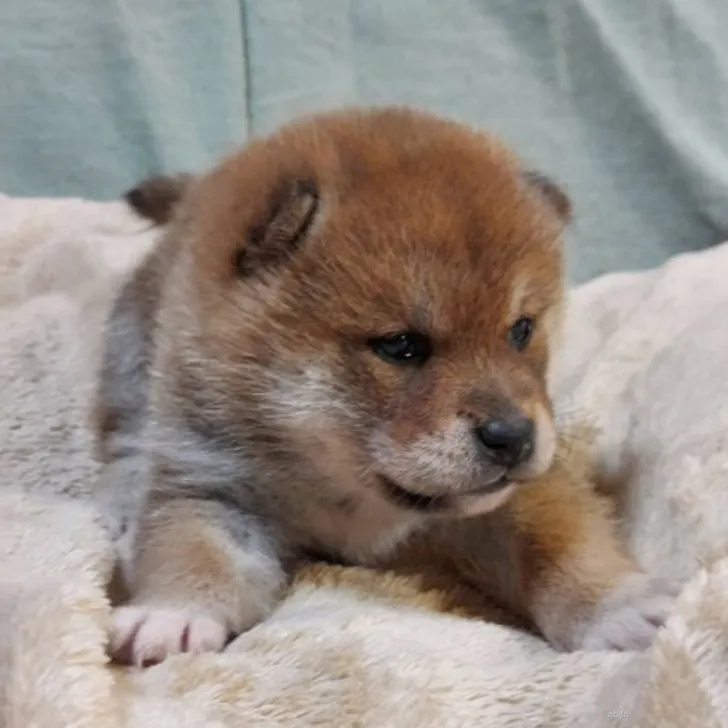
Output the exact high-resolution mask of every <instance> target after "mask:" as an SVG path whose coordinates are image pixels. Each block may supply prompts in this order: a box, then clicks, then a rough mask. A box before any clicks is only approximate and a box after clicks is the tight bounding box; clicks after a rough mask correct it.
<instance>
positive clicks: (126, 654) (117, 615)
mask: <svg viewBox="0 0 728 728" xmlns="http://www.w3.org/2000/svg"><path fill="white" fill-rule="evenodd" d="M227 638H228V631H227V628H226V627H225V625H224V624H223V623H222V622H221V621H220V620H219V619H217V618H215V617H214V616H211V615H210V614H206V613H204V612H203V611H196V610H194V609H184V608H180V607H157V606H151V605H150V606H146V605H129V606H124V607H118V608H117V609H115V610H114V614H113V624H112V629H111V639H110V646H109V651H110V654H111V656H112V657H113V658H114V659H115V660H117V661H119V662H124V663H127V664H132V665H137V666H138V667H146V666H148V665H154V664H156V663H158V662H162V660H164V659H165V658H167V657H169V656H170V655H174V654H178V653H180V652H218V651H220V650H221V649H222V648H223V647H224V646H225V643H226V642H227Z"/></svg>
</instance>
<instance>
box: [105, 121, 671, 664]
mask: <svg viewBox="0 0 728 728" xmlns="http://www.w3.org/2000/svg"><path fill="white" fill-rule="evenodd" d="M128 199H129V200H130V202H131V203H132V204H133V205H134V206H135V207H136V208H137V209H138V210H140V211H141V212H142V213H143V214H145V215H146V216H147V217H149V218H150V219H152V220H154V221H156V222H159V223H166V222H168V221H169V225H168V227H167V230H166V233H165V234H164V236H163V238H162V240H161V242H160V243H159V245H158V246H157V248H156V249H155V250H154V251H153V252H152V253H151V254H150V255H149V257H148V258H147V260H146V261H145V262H144V263H143V264H142V265H141V266H140V267H139V269H138V270H137V271H136V272H135V273H134V275H133V276H132V277H131V279H130V280H129V281H128V282H127V283H126V285H125V287H124V288H123V290H122V291H121V293H120V295H119V297H118V300H117V301H116V304H115V306H114V309H113V311H112V314H111V316H110V318H109V321H108V326H107V329H106V355H105V359H104V364H103V368H102V372H101V377H100V387H99V392H98V402H97V408H96V426H97V428H98V447H99V456H100V457H101V458H102V460H103V461H104V463H105V471H104V476H103V479H104V483H105V485H104V489H105V492H107V493H108V492H109V491H111V492H113V493H116V494H117V495H119V494H123V496H124V497H125V498H127V499H128V500H130V502H132V503H133V504H135V505H134V507H131V508H129V509H128V510H127V513H126V518H127V520H128V523H126V524H125V525H124V526H123V528H122V529H121V530H124V529H126V533H127V537H128V538H129V539H130V543H131V548H130V555H129V558H128V559H127V563H126V564H125V578H126V580H127V582H128V588H129V599H128V602H127V603H126V604H125V605H123V606H121V607H119V608H117V609H116V610H115V614H114V627H113V634H112V639H111V651H112V653H113V654H114V655H115V656H116V657H117V658H119V659H122V660H126V661H130V662H133V663H137V664H148V663H153V662H156V661H159V660H162V659H164V658H165V657H167V656H168V655H171V654H174V653H179V652H196V651H204V650H219V649H221V648H222V647H223V646H224V645H225V644H226V642H227V640H228V639H229V638H230V637H232V636H234V635H236V634H238V633H240V632H241V631H243V630H246V629H248V628H249V627H251V626H252V625H254V624H256V623H257V622H259V621H260V620H262V619H263V618H264V617H265V616H266V615H267V614H268V613H269V612H270V610H271V609H272V608H273V607H274V605H275V604H276V600H277V599H278V598H279V595H280V594H281V590H282V588H283V587H284V586H285V584H286V581H287V577H288V575H289V574H290V572H291V569H292V568H293V567H294V565H295V564H296V562H297V560H299V559H300V558H302V557H304V556H305V555H306V554H311V553H316V554H328V555H331V556H334V557H336V558H338V559H343V560H345V561H348V562H352V563H358V564H372V565H377V564H381V563H385V562H386V560H387V559H388V558H393V557H396V554H397V552H398V549H402V548H414V549H415V553H417V554H419V555H420V556H419V557H420V558H423V559H439V560H442V559H444V560H447V561H448V562H450V563H451V564H452V565H454V566H455V567H456V568H457V569H459V571H460V573H461V574H462V577H463V579H465V580H468V581H470V582H471V583H473V584H475V585H476V586H477V587H478V588H479V589H482V591H483V592H484V593H487V594H488V595H490V596H492V597H494V598H496V599H499V600H500V601H501V602H502V603H504V604H505V605H507V606H508V607H510V608H511V609H513V610H515V611H517V612H519V613H520V614H523V615H524V616H526V617H528V618H529V619H530V620H532V622H533V624H534V625H535V626H536V627H537V628H538V629H539V630H540V631H541V632H542V634H543V635H544V636H545V637H546V639H548V640H549V641H550V642H551V643H552V644H553V645H555V646H556V647H558V648H561V649H566V650H572V649H578V648H604V647H610V648H618V649H629V648H641V647H644V646H646V645H647V644H648V643H649V641H650V639H651V637H652V634H653V632H654V631H655V629H656V628H657V627H658V626H659V625H660V624H662V622H663V620H664V619H665V617H666V615H667V613H668V611H669V608H670V606H671V604H672V601H673V597H674V594H673V591H672V589H671V588H670V586H669V585H666V584H664V583H662V582H660V581H658V580H655V579H651V578H650V577H649V576H647V575H646V574H644V573H642V572H641V571H640V570H639V569H638V567H637V566H636V565H635V564H634V562H633V561H632V560H631V559H630V558H629V556H627V555H626V554H625V553H624V552H623V550H622V549H621V548H620V546H619V544H618V543H617V541H616V539H615V535H614V532H613V528H612V524H611V523H610V520H609V517H608V514H607V511H606V508H605V506H604V504H603V503H602V502H601V501H600V500H599V499H598V498H597V496H596V495H595V493H594V492H593V491H592V489H591V488H590V487H589V484H588V483H587V482H586V481H585V480H584V479H583V478H582V477H581V476H579V475H578V474H575V473H573V472H570V471H569V469H568V467H567V466H566V465H565V464H564V463H563V462H562V461H561V460H560V459H558V458H557V459H556V462H554V452H555V447H556V441H557V435H556V432H555V426H554V420H553V414H552V408H551V404H550V402H549V398H548V394H547V391H546V385H545V381H546V374H547V369H548V363H549V358H550V356H551V354H552V351H553V349H554V347H555V346H556V345H557V341H558V332H559V321H560V317H561V310H562V295H563V282H562V275H563V271H562V244H561V234H562V230H563V228H564V226H565V224H566V223H567V221H568V219H569V216H570V205H569V202H568V200H567V198H566V197H565V195H564V193H563V192H562V191H561V190H560V189H559V188H558V187H557V186H556V185H555V184H554V183H553V182H551V181H550V180H549V179H547V178H546V177H544V176H542V175H540V174H535V173H532V172H529V171H527V170H525V169H524V168H523V167H522V166H521V165H520V164H519V162H518V161H517V160H516V159H515V158H514V157H513V156H512V155H511V153H510V152H509V151H508V150H507V149H505V148H504V147H503V146H502V144H501V143H500V142H499V141H497V140H496V139H494V138H493V137H491V136H489V135H487V134H483V133H479V132H477V131H473V130H471V129H469V128H466V127H464V126H462V125H460V124H457V123H454V122H451V121H447V120H444V119H440V118H436V117H433V116H430V115H427V114H424V113H419V112H416V111H413V110H407V109H398V108H384V109H374V110H351V111H341V112H335V113H330V114H324V115H318V116H313V117H310V118H305V119H302V120H299V121H296V122H294V123H292V124H290V125H288V126H285V127H283V128H282V129H280V130H279V131H278V132H276V133H274V134H272V135H271V136H268V137H266V138H262V139H259V140H257V141H254V142H252V143H251V144H249V145H248V146H247V147H245V148H244V149H243V150H242V151H240V152H238V153H236V154H234V155H232V156H231V157H229V158H228V159H226V160H224V161H223V162H222V163H221V164H220V165H219V166H218V167H217V168H216V169H214V170H213V171H212V172H210V173H209V174H206V175H204V176H202V177H201V178H199V179H191V178H187V177H178V178H175V179H170V180H166V181H165V180H164V179H161V180H160V179H156V180H154V181H152V182H150V183H148V184H147V185H142V186H140V187H139V188H137V189H136V190H134V191H133V192H132V193H130V194H129V198H128ZM111 501H114V499H113V498H111V499H110V502H111Z"/></svg>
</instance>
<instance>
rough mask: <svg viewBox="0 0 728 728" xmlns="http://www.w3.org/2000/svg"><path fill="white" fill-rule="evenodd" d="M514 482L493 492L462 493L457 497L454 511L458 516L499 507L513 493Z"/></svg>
mask: <svg viewBox="0 0 728 728" xmlns="http://www.w3.org/2000/svg"><path fill="white" fill-rule="evenodd" d="M516 487H517V486H516V485H515V484H509V485H506V486H505V487H503V488H501V489H500V490H498V491H496V492H495V493H488V494H484V495H464V496H461V497H460V498H458V501H457V509H456V513H457V514H458V515H460V516H479V515H482V514H483V513H489V512H490V511H494V510H495V509H496V508H500V507H501V506H502V505H504V504H505V503H506V501H507V500H508V499H509V498H510V497H511V496H512V495H513V492H514V491H515V489H516Z"/></svg>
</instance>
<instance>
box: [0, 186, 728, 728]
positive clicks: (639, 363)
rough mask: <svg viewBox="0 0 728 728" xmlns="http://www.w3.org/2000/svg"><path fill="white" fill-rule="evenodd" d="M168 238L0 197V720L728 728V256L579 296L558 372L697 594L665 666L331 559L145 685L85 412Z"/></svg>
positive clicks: (137, 226)
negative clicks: (568, 639)
mask: <svg viewBox="0 0 728 728" xmlns="http://www.w3.org/2000/svg"><path fill="white" fill-rule="evenodd" d="M152 237H153V233H152V232H150V231H148V230H146V229H145V224H144V223H142V222H141V221H139V220H137V219H136V218H135V217H134V216H133V215H132V214H131V213H130V212H129V211H128V210H126V208H125V207H124V206H123V205H122V204H121V203H111V204H96V203H90V202H85V201H79V200H60V201H50V200H14V199H10V198H7V197H4V198H3V197H2V196H0V362H1V364H0V409H1V411H2V416H1V417H0V447H1V451H0V523H1V524H2V526H1V527H0V625H1V626H2V629H0V690H1V691H2V693H1V696H0V725H2V726H17V727H18V728H21V727H22V728H34V727H38V728H55V727H56V726H58V727H61V726H63V727H64V728H65V727H74V728H75V727H78V728H82V727H85V726H88V727H89V728H91V727H93V728H106V727H107V726H108V727H111V726H119V727H120V728H121V727H129V728H136V727H139V726H154V727H155V728H165V727H167V726H170V727H172V728H186V727H187V726H190V727H191V726H195V727H198V726H203V725H204V726H219V727H221V728H223V727H224V728H227V727H229V726H245V727H246V728H247V727H250V728H253V727H255V726H269V727H275V726H286V728H297V727H300V726H321V727H324V726H331V727H332V728H333V727H341V726H362V727H371V728H382V727H384V726H394V727H397V728H400V727H401V728H408V727H410V726H411V727H412V728H426V727H427V726H433V727H434V726H436V727H437V728H443V727H446V726H489V727H492V728H497V727H498V726H569V725H573V726H577V725H583V726H589V727H593V726H609V725H620V726H624V725H639V726H656V727H657V726H659V727H660V728H665V727H669V726H676V727H677V726H679V727H680V728H686V727H689V726H700V728H709V727H710V726H719V725H721V724H723V725H726V724H728V487H727V486H728V376H727V375H726V372H727V371H728V325H727V324H726V321H728V287H726V284H725V277H726V276H725V272H726V271H728V246H723V247H718V248H716V249H713V250H711V251H709V252H705V253H701V254H693V255H684V256H682V257H678V258H676V259H674V260H673V261H671V262H669V263H668V264H667V265H665V266H664V267H663V268H661V269H659V270H656V271H652V272H647V273H639V274H626V275H621V274H620V275H612V276H608V277H606V278H602V279H600V280H597V281H595V282H592V283H590V284H587V285H586V286H583V287H581V288H579V289H577V290H576V291H575V293H574V294H573V300H572V305H571V314H570V319H569V324H568V327H567V334H566V347H565V350H566V355H565V357H564V358H563V360H562V361H561V362H560V364H559V366H558V367H557V368H556V371H555V378H554V391H555V393H556V397H557V401H558V402H559V404H560V416H561V417H562V419H563V420H564V423H565V424H566V425H568V424H569V423H574V422H578V421H582V420H583V421H588V423H589V424H590V426H591V427H592V428H593V429H594V431H595V432H596V435H597V436H596V439H595V445H594V454H595V456H596V457H597V458H598V462H599V463H600V466H601V474H602V476H603V477H602V480H603V481H604V485H605V487H610V488H612V489H613V491H614V497H615V498H616V499H617V500H618V502H619V504H620V508H621V511H622V513H623V516H624V519H623V523H624V535H625V538H627V539H628V540H629V542H630V544H631V546H632V548H633V549H634V551H635V552H636V554H637V556H638V557H639V559H640V560H641V561H642V562H643V564H644V565H645V566H647V567H648V568H651V569H653V570H655V571H657V572H661V573H663V574H664V575H666V576H670V577H680V578H684V579H685V580H686V586H685V588H684V591H683V594H682V596H681V598H680V600H679V603H678V605H677V608H676V611H675V614H674V616H673V617H672V619H671V620H670V622H669V623H668V625H667V627H666V628H665V629H663V630H662V631H661V632H660V634H659V635H658V638H657V640H656V642H655V644H654V647H653V648H652V650H651V651H650V652H648V653H646V654H644V655H633V654H619V653H609V652H602V653H574V654H566V655H564V654H558V653H556V652H554V651H553V650H551V649H550V648H549V647H548V646H547V645H546V644H545V643H544V642H543V641H541V640H540V639H538V638H537V637H535V636H533V635H529V634H526V633H524V632H522V631H519V630H518V629H516V628H513V627H511V626H508V624H507V623H505V622H504V620H503V619H501V616H500V615H498V613H497V612H496V611H495V610H489V609H488V607H487V605H485V606H483V608H482V610H481V615H480V616H477V617H476V616H475V612H474V611H473V610H469V609H468V608H466V606H462V605H465V604H466V603H467V602H468V600H470V601H471V602H473V595H469V596H468V595H466V594H465V593H464V592H463V593H456V592H455V591H453V590H448V589H446V588H439V589H435V588H432V587H431V586H427V587H426V586H425V585H424V584H423V583H422V582H421V581H420V580H419V579H418V578H417V577H414V576H409V577H407V576H402V575H395V574H387V573H378V572H375V571H368V570H365V569H344V568H336V567H333V566H321V565H314V566H311V567H310V568H308V569H306V570H305V571H303V572H302V573H301V574H300V575H299V576H298V578H297V580H296V583H295V584H294V586H293V588H292V590H291V593H290V595H289V596H288V598H287V599H286V600H285V601H284V602H283V604H282V605H281V606H280V608H279V609H278V610H277V611H276V613H275V614H274V615H273V616H272V617H271V618H270V619H269V620H268V621H267V622H265V623H264V624H262V625H260V626H259V627H257V628H255V629H253V630H252V631H251V632H249V633H247V634H245V635H243V636H241V637H240V638H239V639H237V640H236V641H235V642H234V643H233V644H232V645H231V646H230V647H229V649H228V650H227V651H226V652H225V653H224V654H220V655H206V656H180V657H176V658H174V659H170V660H168V661H167V662H165V663H164V664H162V665H160V666H157V667H154V668H151V669H148V670H145V671H138V670H134V669H125V668H119V667H115V666H111V665H109V664H108V662H107V659H106V657H105V651H104V642H105V631H106V627H107V624H108V618H109V604H108V601H107V597H106V595H105V584H106V583H107V581H108V578H109V573H110V569H111V566H112V563H111V562H112V559H111V552H110V546H109V543H108V542H107V541H106V539H105V537H104V534H103V532H102V530H101V529H100V528H99V526H98V524H97V521H96V517H95V514H94V512H93V510H92V508H91V506H90V505H89V503H88V499H87V497H86V496H87V495H88V493H89V491H90V489H91V488H92V487H93V482H94V477H95V474H96V465H95V464H94V462H93V460H92V458H91V456H90V435H89V431H88V427H87V410H88V404H89V392H90V389H91V386H92V384H93V375H94V369H95V366H96V362H97V359H98V349H99V346H98V344H99V328H100V323H101V321H102V320H103V317H104V316H105V313H106V310H107V307H108V304H109V300H110V297H111V296H112V295H113V291H114V289H115V286H116V285H118V281H119V278H120V276H121V275H122V274H123V272H124V271H126V270H128V269H129V267H130V266H131V265H133V263H134V261H135V260H137V259H138V257H139V256H140V255H141V254H142V252H143V251H144V250H145V249H146V248H147V247H148V245H149V244H150V242H151V241H152ZM483 614H484V615H485V616H487V617H489V618H488V619H482V618H480V617H481V616H482V615H483Z"/></svg>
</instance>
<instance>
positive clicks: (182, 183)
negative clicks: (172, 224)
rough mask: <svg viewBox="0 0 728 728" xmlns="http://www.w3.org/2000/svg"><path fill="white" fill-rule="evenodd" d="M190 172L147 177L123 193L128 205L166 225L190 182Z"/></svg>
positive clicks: (140, 213) (159, 223) (157, 223)
mask: <svg viewBox="0 0 728 728" xmlns="http://www.w3.org/2000/svg"><path fill="white" fill-rule="evenodd" d="M192 179H193V176H192V175H191V174H176V175H168V176H166V175H160V176H157V177H149V178H148V179H145V180H143V181H142V182H140V183H139V184H137V185H135V186H134V187H132V188H131V189H130V190H129V191H127V192H126V193H125V194H124V199H125V200H126V202H127V203H128V205H129V206H130V207H131V208H132V209H133V210H134V211H135V212H136V213H138V214H139V215H141V216H142V217H144V218H146V219H147V220H151V221H152V222H153V223H154V224H155V225H160V226H162V225H166V224H167V223H168V222H169V221H170V220H171V219H172V216H173V214H174V211H175V208H176V207H177V203H178V202H179V201H180V200H181V199H182V197H183V196H184V194H185V191H186V190H187V188H188V187H189V184H190V182H192Z"/></svg>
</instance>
